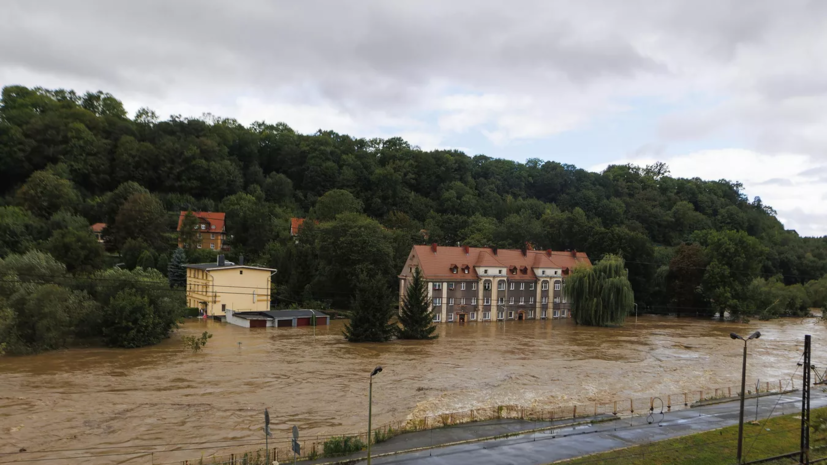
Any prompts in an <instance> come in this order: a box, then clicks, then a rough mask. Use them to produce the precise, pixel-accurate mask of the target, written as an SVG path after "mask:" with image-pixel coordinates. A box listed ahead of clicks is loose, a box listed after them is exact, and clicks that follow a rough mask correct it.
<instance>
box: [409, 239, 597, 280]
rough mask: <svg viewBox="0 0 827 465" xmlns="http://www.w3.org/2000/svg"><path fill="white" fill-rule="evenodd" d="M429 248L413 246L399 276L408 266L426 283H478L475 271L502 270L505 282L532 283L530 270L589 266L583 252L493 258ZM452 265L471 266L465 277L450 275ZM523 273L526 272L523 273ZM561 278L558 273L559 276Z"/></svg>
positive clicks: (507, 253) (480, 251) (504, 253)
mask: <svg viewBox="0 0 827 465" xmlns="http://www.w3.org/2000/svg"><path fill="white" fill-rule="evenodd" d="M431 247H432V246H430V245H415V246H414V251H413V253H412V254H411V257H410V258H409V259H408V263H406V264H405V268H404V269H403V270H402V273H401V274H400V275H401V276H408V275H410V270H409V268H410V267H411V266H419V268H420V269H421V270H422V273H423V275H424V276H425V278H426V279H434V278H452V279H453V280H463V279H473V280H477V279H479V276H478V275H477V271H476V268H475V267H478V266H486V267H493V268H496V267H502V270H503V274H505V275H506V276H507V277H508V279H515V280H522V279H525V280H535V279H537V276H536V275H535V274H534V268H558V269H573V268H574V267H576V266H578V265H580V264H584V265H588V266H591V261H590V260H589V257H588V255H586V254H585V253H584V252H565V251H545V250H527V251H526V252H525V255H523V252H522V251H521V250H517V249H499V250H497V254H496V255H494V250H493V249H490V248H481V247H469V248H468V249H467V250H468V253H467V254H466V253H465V251H466V249H465V248H464V247H442V246H439V247H437V251H436V253H434V252H433V250H432V249H431ZM456 263H463V264H464V263H473V264H474V265H473V266H472V267H471V269H470V272H469V273H468V274H465V273H462V272H461V271H460V272H459V273H457V274H454V273H453V272H452V271H451V265H453V264H456ZM512 267H517V274H511V272H509V271H508V269H509V268H511V269H513V268H512ZM523 269H525V270H526V272H525V273H524V272H523ZM561 274H562V273H561Z"/></svg>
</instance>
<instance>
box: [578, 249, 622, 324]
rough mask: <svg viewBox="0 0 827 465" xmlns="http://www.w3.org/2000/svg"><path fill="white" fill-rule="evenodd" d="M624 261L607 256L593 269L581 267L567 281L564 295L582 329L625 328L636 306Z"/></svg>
mask: <svg viewBox="0 0 827 465" xmlns="http://www.w3.org/2000/svg"><path fill="white" fill-rule="evenodd" d="M624 265H625V262H624V260H623V258H621V257H619V256H617V255H606V256H604V257H603V259H602V260H600V261H599V262H598V263H597V264H596V265H594V266H593V267H583V266H581V267H577V268H575V269H574V271H573V272H572V274H571V276H569V277H568V279H567V280H566V287H565V290H564V292H565V293H566V297H568V299H569V301H570V302H571V313H572V316H573V317H574V321H575V322H576V323H577V324H580V325H589V326H610V325H620V324H623V320H624V319H625V318H626V315H627V314H628V313H629V312H630V311H631V310H632V307H633V306H634V303H635V294H634V292H633V291H632V285H631V284H630V283H629V279H628V272H627V271H626V268H625V266H624Z"/></svg>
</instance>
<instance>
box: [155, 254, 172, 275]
mask: <svg viewBox="0 0 827 465" xmlns="http://www.w3.org/2000/svg"><path fill="white" fill-rule="evenodd" d="M155 269H156V270H158V271H160V272H161V274H162V275H164V276H167V273H169V259H168V258H167V256H166V254H161V255H159V256H158V260H157V261H156V262H155Z"/></svg>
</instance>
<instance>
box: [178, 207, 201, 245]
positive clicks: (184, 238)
mask: <svg viewBox="0 0 827 465" xmlns="http://www.w3.org/2000/svg"><path fill="white" fill-rule="evenodd" d="M197 229H198V218H196V217H195V214H193V213H192V210H188V211H187V213H186V215H184V219H183V220H181V228H180V229H179V231H178V244H179V245H180V246H182V247H183V248H185V249H195V248H196V246H197V245H198V244H200V243H201V241H200V240H199V239H198V230H197Z"/></svg>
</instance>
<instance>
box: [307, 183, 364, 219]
mask: <svg viewBox="0 0 827 465" xmlns="http://www.w3.org/2000/svg"><path fill="white" fill-rule="evenodd" d="M361 212H362V202H360V201H359V199H357V198H356V197H354V196H353V194H351V193H350V192H348V191H345V190H341V189H333V190H332V191H329V192H327V193H325V194H324V195H323V196H321V197H319V200H317V201H316V206H315V207H313V210H312V211H311V212H310V216H311V217H312V218H314V219H317V220H319V221H330V220H333V219H335V218H336V216H338V215H340V214H342V213H361Z"/></svg>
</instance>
